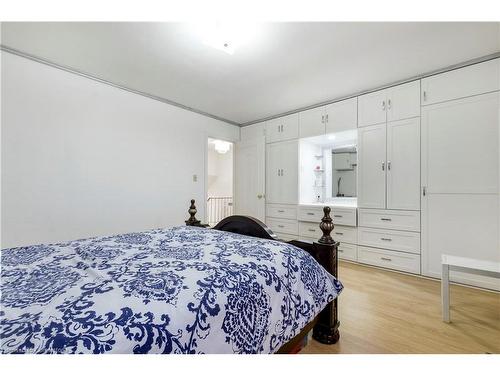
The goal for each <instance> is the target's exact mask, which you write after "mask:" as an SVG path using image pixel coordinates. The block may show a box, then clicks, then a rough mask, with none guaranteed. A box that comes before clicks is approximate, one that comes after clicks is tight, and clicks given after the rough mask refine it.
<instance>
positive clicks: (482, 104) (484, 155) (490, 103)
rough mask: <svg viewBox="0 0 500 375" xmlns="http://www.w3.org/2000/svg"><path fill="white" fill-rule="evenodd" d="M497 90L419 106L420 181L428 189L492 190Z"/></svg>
mask: <svg viewBox="0 0 500 375" xmlns="http://www.w3.org/2000/svg"><path fill="white" fill-rule="evenodd" d="M499 98H500V96H499V93H490V94H483V95H478V96H474V97H470V98H465V99H459V100H453V101H449V102H445V103H440V104H434V105H431V106H426V107H424V108H422V185H423V186H426V187H427V192H428V193H436V194H437V193H443V194H452V193H457V194H459V193H472V194H488V193H491V194H494V193H498V178H499V176H498V172H499V170H498V167H499V165H498V159H499V154H498V136H499V129H498V127H499V109H500V104H499V103H500V100H499Z"/></svg>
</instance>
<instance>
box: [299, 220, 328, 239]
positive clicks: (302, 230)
mask: <svg viewBox="0 0 500 375" xmlns="http://www.w3.org/2000/svg"><path fill="white" fill-rule="evenodd" d="M322 235H323V232H322V231H321V229H319V222H318V223H306V222H304V221H299V236H301V237H312V238H314V239H315V241H317V240H319V239H320V238H321V236H322Z"/></svg>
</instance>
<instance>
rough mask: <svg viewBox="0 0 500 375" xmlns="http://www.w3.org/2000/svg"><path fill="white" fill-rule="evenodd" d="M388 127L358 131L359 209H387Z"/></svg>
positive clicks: (366, 128) (370, 127)
mask: <svg viewBox="0 0 500 375" xmlns="http://www.w3.org/2000/svg"><path fill="white" fill-rule="evenodd" d="M385 138H386V125H385V124H380V125H373V126H369V127H364V128H360V129H358V207H361V208H385V169H386V163H385V161H386V160H385V156H386V155H385V147H386V140H385Z"/></svg>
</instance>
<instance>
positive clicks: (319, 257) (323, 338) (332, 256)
mask: <svg viewBox="0 0 500 375" xmlns="http://www.w3.org/2000/svg"><path fill="white" fill-rule="evenodd" d="M188 212H189V215H190V217H189V219H188V220H186V225H189V226H198V227H207V226H208V225H205V224H201V222H200V220H198V219H196V217H195V215H196V212H197V210H196V206H195V201H194V199H192V200H191V206H190V207H189V210H188ZM323 213H324V216H323V218H322V219H321V223H320V225H319V227H320V229H321V231H322V232H323V236H322V237H321V238H320V239H319V240H318V241H316V242H314V243H307V242H302V241H288V243H290V244H292V245H294V246H297V247H299V248H301V249H303V250H305V251H307V252H308V253H309V254H311V255H312V256H313V257H314V259H316V261H317V262H318V263H319V264H321V266H323V267H324V268H325V269H326V270H327V271H328V272H329V273H330V274H332V275H333V276H335V277H337V275H338V259H337V247H338V242H335V241H334V240H333V238H332V237H331V232H332V230H333V227H334V225H333V220H332V218H331V217H330V207H324V208H323ZM213 229H217V230H222V231H226V232H232V233H238V234H243V235H247V236H252V237H256V238H264V239H269V240H278V238H277V236H276V235H275V234H274V233H273V231H272V230H271V229H269V228H268V227H267V226H266V225H265V224H264V223H263V222H261V221H260V220H258V219H255V218H253V217H250V216H242V215H233V216H229V217H227V218H225V219H223V220H222V221H220V222H219V223H218V224H217V225H216V226H215V227H214V228H213ZM337 311H338V301H337V298H336V299H335V300H333V301H332V302H330V303H329V304H328V305H327V306H326V307H325V308H324V309H323V310H322V311H321V313H320V314H319V315H318V317H317V318H316V324H315V325H314V328H313V338H314V339H315V340H317V341H319V342H321V343H323V344H329V345H331V344H335V343H336V342H337V341H338V340H339V338H340V334H339V325H340V323H339V321H338V314H337ZM308 331H309V330H303V332H301V334H299V335H298V336H297V337H296V339H298V340H300V339H301V338H303V337H304V336H305V335H306V334H307V332H308ZM294 340H295V339H294Z"/></svg>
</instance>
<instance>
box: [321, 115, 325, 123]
mask: <svg viewBox="0 0 500 375" xmlns="http://www.w3.org/2000/svg"><path fill="white" fill-rule="evenodd" d="M321 123H322V124H324V123H325V115H322V116H321Z"/></svg>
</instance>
